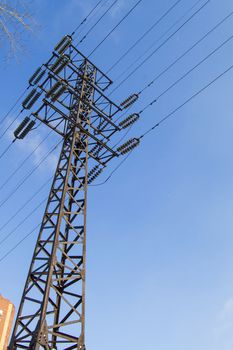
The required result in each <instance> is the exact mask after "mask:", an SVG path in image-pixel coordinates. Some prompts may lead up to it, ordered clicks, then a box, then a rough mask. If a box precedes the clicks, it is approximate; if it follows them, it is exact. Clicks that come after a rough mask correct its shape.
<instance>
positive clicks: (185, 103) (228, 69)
mask: <svg viewBox="0 0 233 350" xmlns="http://www.w3.org/2000/svg"><path fill="white" fill-rule="evenodd" d="M232 69H233V65H231V66H230V67H228V68H227V69H226V70H225V71H223V72H222V73H221V74H219V75H218V76H217V77H215V78H214V79H213V80H212V81H210V82H209V83H208V84H207V85H205V86H204V87H203V88H201V89H200V90H199V91H197V92H196V93H195V94H193V95H192V96H191V97H189V98H188V99H187V100H186V101H185V102H183V103H182V104H181V105H179V106H178V107H176V108H175V109H174V110H173V111H171V112H170V113H168V114H167V115H165V116H164V117H163V118H161V119H160V120H159V121H158V122H157V123H156V124H154V125H153V126H152V127H151V128H149V129H148V130H146V131H145V132H144V133H143V134H142V135H141V136H140V137H139V139H143V138H144V137H145V136H147V135H148V134H149V133H150V132H152V131H153V130H155V129H156V128H157V127H158V126H159V125H161V124H162V123H164V122H165V121H166V120H167V119H169V118H171V117H172V116H173V115H174V114H175V113H176V112H178V111H179V110H180V109H181V108H183V107H184V106H185V105H187V104H188V103H189V102H191V101H192V100H193V99H195V98H196V97H197V96H199V95H200V94H201V93H203V92H204V91H205V90H207V89H208V88H209V87H210V86H211V85H213V84H214V83H215V82H217V81H218V80H219V79H220V78H222V77H223V76H224V75H226V74H227V73H228V72H230V71H231V70H232ZM131 153H132V152H130V153H128V155H127V156H126V157H125V158H124V159H123V160H122V161H121V162H120V163H119V164H118V166H117V167H116V168H115V169H114V170H113V171H112V172H111V174H110V175H109V176H108V178H107V179H106V180H105V181H103V182H102V183H100V184H96V185H92V186H100V185H102V184H105V183H106V182H107V181H108V180H109V179H110V178H111V177H112V175H113V174H114V173H115V172H116V171H117V170H118V169H119V168H120V167H121V166H122V165H123V163H124V162H125V161H126V160H127V159H128V158H129V156H130V154H131ZM39 226H40V224H39V225H37V226H36V227H35V228H34V229H33V230H31V231H30V232H29V233H28V234H27V235H26V236H24V237H23V238H22V239H21V240H20V241H19V242H18V243H17V244H16V245H15V246H13V247H12V248H11V249H10V250H9V251H8V252H7V253H6V254H5V255H3V256H2V257H1V258H0V262H1V261H3V260H4V259H5V258H6V257H7V256H9V255H10V254H11V253H12V252H13V251H14V250H15V249H16V248H17V247H18V246H19V245H20V244H22V243H23V241H25V240H26V239H27V238H28V237H29V236H30V235H31V234H32V233H33V232H34V231H35V230H36V229H37V228H38V227H39Z"/></svg>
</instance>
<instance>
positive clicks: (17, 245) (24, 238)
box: [0, 224, 41, 262]
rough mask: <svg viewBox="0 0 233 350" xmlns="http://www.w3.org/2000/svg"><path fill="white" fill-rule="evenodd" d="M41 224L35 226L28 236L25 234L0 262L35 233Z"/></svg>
mask: <svg viewBox="0 0 233 350" xmlns="http://www.w3.org/2000/svg"><path fill="white" fill-rule="evenodd" d="M40 225H41V224H38V225H36V226H35V227H34V228H33V229H32V230H31V231H29V233H28V234H26V235H25V236H24V237H23V238H22V239H21V240H20V241H19V242H18V243H17V244H15V245H14V246H13V247H12V248H11V249H10V250H8V252H6V253H5V254H4V255H3V256H2V257H1V258H0V262H2V261H3V260H4V259H5V258H6V257H7V256H8V255H10V254H11V253H12V252H13V251H14V250H15V249H16V248H17V247H19V246H20V245H21V244H22V243H23V242H24V241H25V240H26V239H27V238H28V237H29V236H30V235H31V234H32V233H33V232H35V231H36V230H37V229H38V227H39V226H40Z"/></svg>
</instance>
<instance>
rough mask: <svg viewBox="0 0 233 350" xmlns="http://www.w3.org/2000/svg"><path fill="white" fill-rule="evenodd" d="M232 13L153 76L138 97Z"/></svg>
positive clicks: (230, 15) (228, 16) (232, 13)
mask: <svg viewBox="0 0 233 350" xmlns="http://www.w3.org/2000/svg"><path fill="white" fill-rule="evenodd" d="M232 15H233V11H232V12H231V13H230V14H228V15H227V16H226V17H224V18H223V19H222V20H221V21H220V22H218V23H217V24H216V25H215V26H214V27H213V28H212V29H211V30H209V31H208V32H207V33H206V34H205V35H204V36H202V37H201V38H200V39H199V40H198V41H196V42H195V43H194V44H193V45H192V46H190V47H189V48H188V50H186V51H185V52H184V53H183V54H182V55H181V56H179V57H178V58H177V59H176V60H175V61H173V62H172V63H171V64H170V65H169V66H167V67H166V68H165V69H164V70H163V71H162V72H161V73H159V74H158V75H156V76H155V78H154V79H153V80H152V81H151V82H150V83H149V84H148V85H146V86H145V87H144V88H143V89H142V90H141V91H140V92H139V93H138V94H139V95H140V94H141V93H142V92H144V91H145V90H146V89H148V88H149V87H151V86H152V85H153V84H154V83H155V82H156V81H157V80H158V79H159V78H161V77H162V76H163V75H164V74H165V73H166V72H168V71H169V69H171V68H172V67H174V65H175V64H176V63H177V62H179V61H180V60H181V59H182V58H184V57H185V56H186V55H187V54H188V53H189V52H191V51H192V50H193V49H194V48H195V47H196V46H197V45H199V44H200V43H201V42H202V41H203V40H204V39H206V38H207V37H208V36H209V35H210V34H212V33H213V32H214V31H215V30H216V29H217V28H219V27H220V26H221V25H222V24H224V23H225V22H226V21H227V20H228V19H229V18H230V17H232Z"/></svg>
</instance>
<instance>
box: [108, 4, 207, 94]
mask: <svg viewBox="0 0 233 350" xmlns="http://www.w3.org/2000/svg"><path fill="white" fill-rule="evenodd" d="M210 1H211V0H207V1H206V2H205V3H204V4H203V5H202V6H201V7H200V8H199V9H198V10H196V11H195V12H194V13H193V14H192V15H191V16H190V17H189V18H188V19H187V20H186V21H185V22H184V23H182V25H181V26H179V27H178V28H177V29H176V30H175V31H174V32H172V33H171V34H170V35H169V36H168V37H167V38H166V40H164V41H163V42H162V43H161V44H160V45H159V46H157V47H156V49H155V50H153V51H152V53H150V55H148V56H147V57H146V58H145V59H144V60H143V61H142V62H141V63H140V64H139V65H138V66H137V67H135V68H134V69H133V70H132V71H131V72H130V73H129V74H128V75H127V76H126V78H124V79H123V80H122V81H121V82H120V83H119V84H118V85H117V86H116V87H115V88H114V89H113V90H112V91H111V93H110V95H112V94H113V92H115V91H116V90H118V89H119V87H120V86H122V85H123V84H124V83H125V82H126V81H127V80H128V79H129V78H130V77H131V76H132V75H133V74H135V73H136V72H137V71H138V70H139V69H140V68H141V67H142V66H143V65H144V64H145V63H146V62H147V61H148V60H149V59H150V58H151V57H152V56H153V55H155V53H156V52H157V51H159V50H160V49H161V48H162V47H163V46H164V45H165V44H166V43H167V42H168V41H169V40H170V39H172V38H173V36H174V35H176V34H177V33H178V32H179V31H180V30H181V29H182V28H183V27H184V26H185V25H186V24H188V23H189V22H190V21H191V20H192V19H193V18H194V17H195V16H196V15H197V14H198V13H200V12H201V11H202V10H203V9H204V7H205V6H206V5H208V4H209V2H210Z"/></svg>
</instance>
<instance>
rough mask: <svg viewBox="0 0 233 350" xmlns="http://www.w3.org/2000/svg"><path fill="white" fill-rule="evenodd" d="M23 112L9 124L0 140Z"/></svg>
mask: <svg viewBox="0 0 233 350" xmlns="http://www.w3.org/2000/svg"><path fill="white" fill-rule="evenodd" d="M22 112H23V109H22V110H21V111H20V112H19V113H18V114H17V115H16V117H15V118H14V119H13V120H12V121H11V122H10V124H9V125H8V126H7V127H6V129H5V130H4V131H3V133H2V134H1V135H0V140H1V139H2V138H3V136H4V135H5V134H6V132H7V131H8V130H9V129H10V127H11V126H12V125H13V124H14V122H15V121H16V120H17V119H18V118H19V116H20V114H21V113H22Z"/></svg>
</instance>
